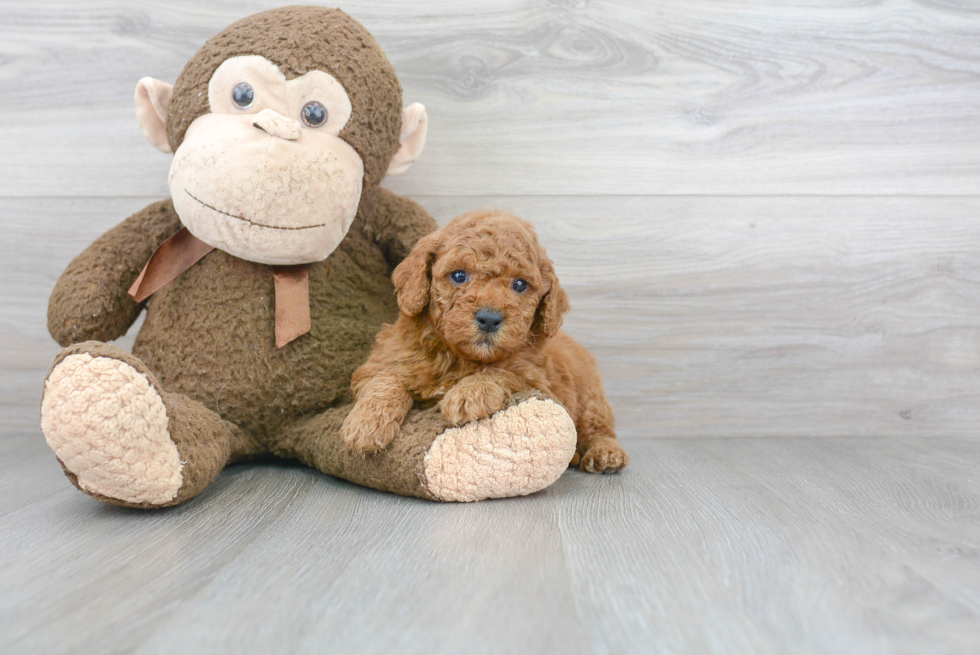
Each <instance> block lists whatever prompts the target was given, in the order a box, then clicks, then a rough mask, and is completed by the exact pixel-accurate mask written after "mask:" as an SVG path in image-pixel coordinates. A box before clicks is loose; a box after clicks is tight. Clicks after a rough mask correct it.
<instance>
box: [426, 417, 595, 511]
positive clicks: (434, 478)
mask: <svg viewBox="0 0 980 655" xmlns="http://www.w3.org/2000/svg"><path fill="white" fill-rule="evenodd" d="M575 438H576V434H575V424H574V423H573V422H572V419H571V417H570V416H569V415H568V412H566V411H565V409H564V408H563V407H562V406H561V405H559V404H557V403H555V402H554V401H551V400H539V399H537V398H534V399H531V400H526V401H524V402H522V403H520V404H519V405H515V406H514V407H511V408H509V409H506V410H504V411H501V412H498V413H496V414H494V415H493V416H491V417H490V418H488V419H485V420H482V421H476V422H474V423H467V424H466V425H463V426H461V427H458V428H451V429H449V430H446V431H445V432H443V433H442V434H441V435H439V436H438V437H437V438H436V440H435V441H434V442H433V443H432V445H431V446H430V447H429V451H428V452H427V453H426V455H425V461H424V475H425V482H426V487H427V488H428V490H429V492H430V493H432V494H433V495H434V496H436V497H437V498H438V499H439V500H449V501H459V502H471V501H474V500H483V499H484V498H507V497H510V496H525V495H527V494H531V493H534V492H535V491H540V490H541V489H544V488H545V487H547V486H548V485H550V484H551V483H553V482H554V481H555V480H557V479H558V477H559V476H560V475H561V474H562V472H564V471H565V469H566V468H568V462H569V461H570V460H571V459H572V455H573V454H574V453H575Z"/></svg>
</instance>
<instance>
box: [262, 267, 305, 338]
mask: <svg viewBox="0 0 980 655" xmlns="http://www.w3.org/2000/svg"><path fill="white" fill-rule="evenodd" d="M272 277H273V279H274V280H275V281H276V348H282V347H283V346H285V345H286V344H287V343H289V342H290V341H292V340H293V339H295V338H296V337H299V336H302V335H304V334H306V333H307V332H309V331H310V327H312V323H311V321H310V265H309V264H297V265H295V266H273V267H272Z"/></svg>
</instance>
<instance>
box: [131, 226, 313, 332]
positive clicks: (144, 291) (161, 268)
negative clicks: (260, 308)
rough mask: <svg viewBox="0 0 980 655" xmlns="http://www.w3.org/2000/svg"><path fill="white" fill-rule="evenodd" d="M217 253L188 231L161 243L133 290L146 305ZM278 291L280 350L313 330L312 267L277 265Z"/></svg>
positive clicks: (137, 300)
mask: <svg viewBox="0 0 980 655" xmlns="http://www.w3.org/2000/svg"><path fill="white" fill-rule="evenodd" d="M212 250H214V246H209V245H208V244H206V243H204V242H203V241H201V240H200V239H198V238H197V237H196V236H194V235H193V234H191V233H190V232H189V231H188V230H187V228H186V227H185V228H182V229H181V230H180V231H179V232H177V234H175V235H173V236H172V237H170V238H169V239H167V240H166V241H164V242H163V243H161V244H160V247H159V248H157V249H156V252H154V253H153V256H152V257H150V261H148V262H146V266H144V267H143V270H142V271H140V274H139V277H137V278H136V281H135V282H133V286H131V287H130V288H129V295H130V297H132V298H133V300H135V301H136V302H143V301H144V300H146V299H147V298H149V297H150V296H152V295H153V294H154V293H156V292H157V291H159V290H160V289H162V288H163V287H165V286H166V285H167V284H169V283H171V282H173V281H174V280H175V279H177V277H179V276H180V275H181V274H182V273H183V272H184V271H186V270H187V269H189V268H190V267H191V266H193V265H194V264H196V263H197V262H199V261H201V260H202V259H204V256H205V255H207V254H208V253H209V252H211V251H212ZM272 277H273V280H274V281H275V289H276V348H282V347H283V346H285V345H286V344H287V343H289V342H290V341H292V340H294V339H296V338H297V337H300V336H302V335H304V334H306V333H307V332H309V331H310V328H311V327H312V323H311V320H310V266H309V264H297V265H295V266H273V267H272Z"/></svg>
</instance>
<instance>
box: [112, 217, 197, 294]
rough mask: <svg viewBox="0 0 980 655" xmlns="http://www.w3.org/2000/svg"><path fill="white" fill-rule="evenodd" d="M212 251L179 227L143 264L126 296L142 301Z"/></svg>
mask: <svg viewBox="0 0 980 655" xmlns="http://www.w3.org/2000/svg"><path fill="white" fill-rule="evenodd" d="M212 250H214V246H209V245H208V244H206V243H204V242H203V241H201V240H200V239H198V238H197V237H196V236H194V235H193V234H191V233H190V232H189V231H188V230H187V228H186V227H185V228H181V230H180V231H179V232H177V234H175V235H173V236H172V237H170V238H169V239H167V240H166V241H164V242H163V243H161V244H160V247H159V248H157V249H156V252H154V253H153V256H152V257H150V261H148V262H146V266H144V267H143V270H142V271H140V274H139V277H137V278H136V281H135V282H133V286H131V287H129V295H130V297H131V298H132V299H133V300H135V301H136V302H143V301H144V300H146V299H147V298H149V297H150V296H152V295H153V294H154V293H156V292H157V291H159V290H160V289H162V288H163V287H165V286H166V285H168V284H170V283H171V282H173V281H174V280H175V279H176V278H177V277H178V276H180V274H181V273H183V272H184V271H186V270H187V269H189V268H190V267H191V266H193V265H194V264H196V263H197V262H199V261H201V260H202V259H204V256H205V255H207V254H208V253H209V252H211V251H212Z"/></svg>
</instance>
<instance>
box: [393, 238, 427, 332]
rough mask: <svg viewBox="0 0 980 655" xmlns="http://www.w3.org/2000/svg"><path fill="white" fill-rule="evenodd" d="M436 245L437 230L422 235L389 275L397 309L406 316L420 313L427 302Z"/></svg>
mask: <svg viewBox="0 0 980 655" xmlns="http://www.w3.org/2000/svg"><path fill="white" fill-rule="evenodd" d="M438 246H439V233H438V232H433V233H432V234H430V235H428V236H425V237H422V238H421V239H419V242H418V243H417V244H415V248H413V249H412V252H411V253H409V255H408V257H406V258H405V260H404V261H403V262H402V263H401V264H399V265H398V266H396V267H395V272H394V273H392V275H391V281H392V283H393V284H394V285H395V291H396V292H397V293H398V309H399V310H400V311H401V312H402V314H405V315H406V316H417V315H418V314H421V313H422V310H423V309H425V307H426V305H428V304H429V285H430V284H431V283H432V280H431V279H430V271H431V269H432V261H433V260H434V259H435V258H436V249H437V248H438Z"/></svg>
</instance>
